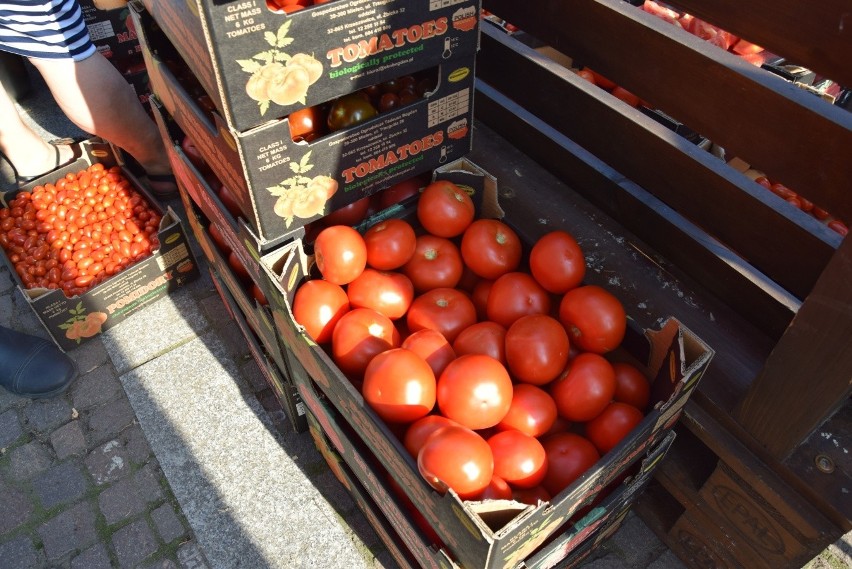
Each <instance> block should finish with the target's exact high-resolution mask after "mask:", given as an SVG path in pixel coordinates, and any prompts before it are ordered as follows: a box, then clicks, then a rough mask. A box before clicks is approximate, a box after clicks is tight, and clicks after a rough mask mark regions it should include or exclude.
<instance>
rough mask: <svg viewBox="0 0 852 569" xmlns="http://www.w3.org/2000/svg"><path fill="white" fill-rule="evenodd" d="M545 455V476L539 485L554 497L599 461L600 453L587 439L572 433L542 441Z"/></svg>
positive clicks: (558, 434)
mask: <svg viewBox="0 0 852 569" xmlns="http://www.w3.org/2000/svg"><path fill="white" fill-rule="evenodd" d="M541 444H542V447H544V452H545V454H546V455H547V465H548V466H547V474H545V476H544V480H542V482H541V485H542V487H544V489H545V490H547V492H548V493H549V494H550V495H551V496H556V495H557V494H559V493H560V492H561V491H562V490H564V489H565V488H567V487H568V486H569V485H570V484H571V483H572V482H574V481H575V480H576V479H577V478H579V477H580V476H581V475H582V474H583V473H584V472H586V471H587V470H588V469H589V468H591V467H592V466H594V464H595V463H596V462H597V461H598V460H599V459H600V453H599V452H598V450H597V449H596V448H595V445H594V444H592V442H591V441H589V440H588V439H586V438H584V437H582V436H580V435H577V434H574V433H557V434H555V435H550V436H549V437H547V438H546V439H544V440H543V441H542V443H541Z"/></svg>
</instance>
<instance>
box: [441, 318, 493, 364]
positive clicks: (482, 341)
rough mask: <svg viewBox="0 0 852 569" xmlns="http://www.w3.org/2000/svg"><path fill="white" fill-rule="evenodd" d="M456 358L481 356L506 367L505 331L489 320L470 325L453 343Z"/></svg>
mask: <svg viewBox="0 0 852 569" xmlns="http://www.w3.org/2000/svg"><path fill="white" fill-rule="evenodd" d="M453 349H454V350H455V352H456V355H457V356H463V355H465V354H483V355H486V356H491V357H492V358H494V359H495V360H497V361H498V362H500V363H501V364H503V365H506V329H505V328H503V327H502V326H500V325H499V324H497V323H496V322H491V321H490V320H483V321H482V322H477V323H476V324H471V325H470V326H468V327H467V328H465V329H464V330H462V331H461V332H460V333H459V335H458V336H456V339H455V340H454V341H453Z"/></svg>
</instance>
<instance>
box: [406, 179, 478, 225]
mask: <svg viewBox="0 0 852 569" xmlns="http://www.w3.org/2000/svg"><path fill="white" fill-rule="evenodd" d="M474 215H475V212H474V207H473V200H472V199H471V198H470V196H469V195H467V192H465V191H464V190H463V189H461V188H459V187H458V186H457V185H455V184H453V183H452V182H448V181H446V180H437V181H435V182H432V183H431V184H429V185H428V186H426V188H424V190H423V193H422V194H420V200H419V201H418V202H417V219H418V220H420V224H421V225H422V226H423V228H424V229H425V230H426V231H428V232H429V233H431V234H432V235H437V236H438V237H456V236H457V235H461V234H462V233H464V230H465V229H467V227H468V225H470V224H471V223H472V222H473V217H474Z"/></svg>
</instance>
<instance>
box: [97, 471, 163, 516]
mask: <svg viewBox="0 0 852 569" xmlns="http://www.w3.org/2000/svg"><path fill="white" fill-rule="evenodd" d="M160 498H162V490H161V489H160V485H159V481H158V480H157V479H156V478H155V477H154V475H153V473H152V472H151V470H150V469H147V470H146V469H142V470H140V471H138V472H137V473H136V474H134V475H133V476H128V477H127V478H122V479H121V480H119V481H118V482H116V483H115V484H113V485H112V486H111V487H109V488H107V489H106V490H104V491H103V492H101V494H100V496H98V504H99V505H100V508H101V513H103V515H104V518H106V521H107V523H108V524H115V523H117V522H120V521H121V520H126V519H129V518H131V517H133V516H135V515H138V514H141V513H142V512H144V511H145V509H146V508H147V506H148V503H149V502H154V501H156V500H158V499H160Z"/></svg>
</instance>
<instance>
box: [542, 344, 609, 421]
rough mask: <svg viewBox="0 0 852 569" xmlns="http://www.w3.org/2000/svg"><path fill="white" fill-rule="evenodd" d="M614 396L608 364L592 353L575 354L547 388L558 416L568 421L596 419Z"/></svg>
mask: <svg viewBox="0 0 852 569" xmlns="http://www.w3.org/2000/svg"><path fill="white" fill-rule="evenodd" d="M614 394H615V371H613V369H612V364H610V363H609V362H608V361H606V360H605V359H604V358H603V357H602V356H599V355H598V354H593V353H582V354H579V355H577V356H576V357H575V358H574V359H573V360H571V363H570V364H569V365H568V369H566V370H565V373H564V374H563V375H562V377H560V378H559V379H558V380H557V381H555V382H554V383H553V386H552V387H551V389H550V395H551V396H552V397H553V399H554V401H556V408H557V409H558V410H559V414H560V415H561V416H562V417H565V418H566V419H568V420H569V421H589V420H591V419H594V418H595V417H597V416H598V414H599V413H600V412H601V411H603V410H604V408H605V407H606V406H607V405H608V404H609V402H610V401H612V396H613V395H614Z"/></svg>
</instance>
